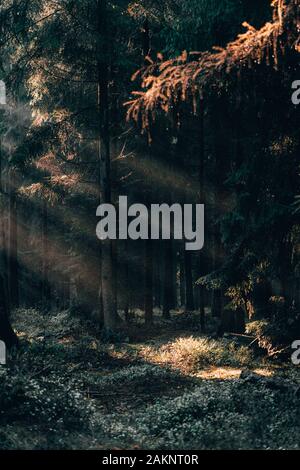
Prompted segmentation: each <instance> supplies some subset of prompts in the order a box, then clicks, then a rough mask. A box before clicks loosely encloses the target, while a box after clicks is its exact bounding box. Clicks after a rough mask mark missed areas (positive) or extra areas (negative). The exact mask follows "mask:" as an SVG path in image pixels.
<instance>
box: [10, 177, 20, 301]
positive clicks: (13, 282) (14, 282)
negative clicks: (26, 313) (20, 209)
mask: <svg viewBox="0 0 300 470" xmlns="http://www.w3.org/2000/svg"><path fill="white" fill-rule="evenodd" d="M10 183H11V185H10V189H9V256H8V276H9V301H10V305H11V307H18V306H19V266H18V219H17V198H16V192H15V178H14V175H13V172H11V174H10Z"/></svg>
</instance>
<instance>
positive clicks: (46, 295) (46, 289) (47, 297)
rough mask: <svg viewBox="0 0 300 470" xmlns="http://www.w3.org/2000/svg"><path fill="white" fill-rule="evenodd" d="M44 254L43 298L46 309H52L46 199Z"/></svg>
mask: <svg viewBox="0 0 300 470" xmlns="http://www.w3.org/2000/svg"><path fill="white" fill-rule="evenodd" d="M42 244H43V246H42V253H43V261H42V262H43V274H42V296H43V304H44V307H45V308H49V307H50V301H51V288H50V282H49V242H48V206H47V201H46V199H44V200H43V215H42Z"/></svg>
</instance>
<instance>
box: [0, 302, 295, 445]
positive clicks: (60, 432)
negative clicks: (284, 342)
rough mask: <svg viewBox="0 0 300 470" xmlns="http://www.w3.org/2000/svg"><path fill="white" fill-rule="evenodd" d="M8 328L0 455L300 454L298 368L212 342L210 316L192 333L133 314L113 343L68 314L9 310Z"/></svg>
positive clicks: (187, 320) (226, 341)
mask: <svg viewBox="0 0 300 470" xmlns="http://www.w3.org/2000/svg"><path fill="white" fill-rule="evenodd" d="M14 326H15V328H16V330H17V332H18V335H19V337H20V339H21V344H22V347H21V349H20V350H19V351H18V352H14V353H13V354H11V355H10V357H8V364H7V366H6V367H1V368H0V423H1V428H0V448H1V449H140V448H141V449H145V448H146V449H181V450H183V449H198V450H199V449H255V448H263V449H299V447H300V406H299V405H300V393H299V390H300V389H299V386H300V369H299V367H296V366H292V365H291V364H289V363H285V364H283V363H276V362H271V361H270V360H268V359H266V358H265V357H264V356H263V355H258V354H257V353H255V351H253V350H252V349H251V348H250V347H248V346H246V345H240V344H237V343H236V342H235V341H233V340H232V339H230V338H223V339H213V335H212V333H213V331H214V325H213V321H212V320H211V322H210V323H209V328H208V329H209V330H210V331H211V336H203V335H201V334H200V333H199V318H198V315H197V314H196V313H194V314H192V313H191V314H185V313H183V312H174V313H173V315H172V320H170V321H167V320H163V319H162V318H161V317H160V316H159V314H158V313H157V315H156V318H155V326H153V327H151V328H148V329H146V328H145V327H144V326H143V325H142V312H136V315H135V318H134V320H133V325H132V326H131V327H130V328H129V329H128V331H126V332H125V333H124V335H122V337H120V341H119V342H118V343H116V344H109V343H105V342H103V340H99V335H98V334H97V332H95V331H94V329H93V326H92V325H89V324H87V323H86V322H85V321H84V320H82V319H80V318H79V317H78V316H75V315H71V313H70V312H69V311H64V312H58V313H57V312H56V313H53V312H52V313H42V312H40V311H37V310H34V309H29V310H24V309H20V310H17V311H16V312H15V315H14ZM245 371H247V372H245ZM242 372H243V373H242ZM241 373H242V375H241Z"/></svg>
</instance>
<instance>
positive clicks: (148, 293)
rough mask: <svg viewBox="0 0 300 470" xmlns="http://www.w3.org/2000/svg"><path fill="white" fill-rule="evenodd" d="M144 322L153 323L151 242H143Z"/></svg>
mask: <svg viewBox="0 0 300 470" xmlns="http://www.w3.org/2000/svg"><path fill="white" fill-rule="evenodd" d="M145 322H146V324H147V325H151V323H152V322H153V242H152V240H151V239H149V240H145Z"/></svg>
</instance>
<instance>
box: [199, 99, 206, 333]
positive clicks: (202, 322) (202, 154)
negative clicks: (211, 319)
mask: <svg viewBox="0 0 300 470" xmlns="http://www.w3.org/2000/svg"><path fill="white" fill-rule="evenodd" d="M199 113H200V115H199V122H200V152H199V185H200V204H203V203H204V158H205V142H204V100H203V99H201V100H200V105H199ZM199 256H200V273H201V275H202V276H203V275H204V274H205V267H204V256H203V253H200V255H199ZM199 289H200V292H199V296H200V298H199V301H200V305H199V309H200V328H201V331H202V333H204V331H205V299H204V288H203V286H199Z"/></svg>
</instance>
